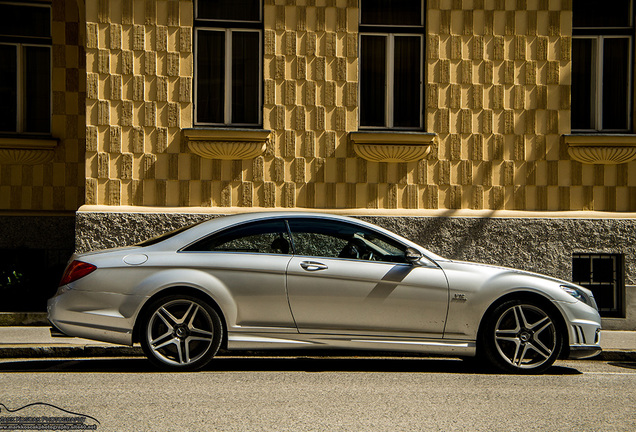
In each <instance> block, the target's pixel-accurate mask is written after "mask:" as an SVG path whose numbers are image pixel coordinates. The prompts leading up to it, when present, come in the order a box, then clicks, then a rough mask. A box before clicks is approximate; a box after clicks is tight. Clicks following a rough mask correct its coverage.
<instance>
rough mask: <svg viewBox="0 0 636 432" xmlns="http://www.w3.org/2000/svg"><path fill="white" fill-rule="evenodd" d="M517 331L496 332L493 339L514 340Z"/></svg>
mask: <svg viewBox="0 0 636 432" xmlns="http://www.w3.org/2000/svg"><path fill="white" fill-rule="evenodd" d="M518 332H519V330H496V331H495V337H496V338H497V339H506V340H507V339H516V338H517V333H518Z"/></svg>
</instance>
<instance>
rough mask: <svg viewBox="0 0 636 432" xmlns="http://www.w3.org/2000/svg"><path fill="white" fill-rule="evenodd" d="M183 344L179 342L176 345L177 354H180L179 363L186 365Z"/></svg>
mask: <svg viewBox="0 0 636 432" xmlns="http://www.w3.org/2000/svg"><path fill="white" fill-rule="evenodd" d="M182 344H183V341H181V340H177V344H176V345H177V354H178V357H179V363H181V364H184V363H185V359H184V358H183V354H184V353H183V346H182ZM188 361H189V360H188Z"/></svg>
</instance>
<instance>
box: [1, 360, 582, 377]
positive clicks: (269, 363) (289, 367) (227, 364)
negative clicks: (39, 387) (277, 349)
mask: <svg viewBox="0 0 636 432" xmlns="http://www.w3.org/2000/svg"><path fill="white" fill-rule="evenodd" d="M0 372H85V373H112V372H117V373H162V372H164V371H162V370H160V369H157V368H156V367H154V366H153V365H152V364H151V363H150V362H149V361H148V360H146V359H145V358H140V357H135V358H82V359H4V360H2V361H0ZM222 372H313V373H325V372H370V373H373V372H376V373H456V374H498V372H494V371H491V370H488V369H486V368H484V367H482V366H480V365H478V364H477V363H476V362H474V361H471V360H470V359H468V360H461V359H454V358H435V357H433V358H431V357H427V358H404V357H401V358H386V357H318V356H293V357H264V356H253V357H243V356H241V357H238V356H223V357H216V358H215V359H213V360H212V361H211V362H210V363H209V364H208V365H207V366H206V367H205V368H204V369H203V370H201V371H199V372H195V373H222ZM578 374H581V372H580V371H578V370H577V369H575V368H572V367H566V366H559V365H556V366H552V367H551V368H550V369H548V371H547V372H546V375H578Z"/></svg>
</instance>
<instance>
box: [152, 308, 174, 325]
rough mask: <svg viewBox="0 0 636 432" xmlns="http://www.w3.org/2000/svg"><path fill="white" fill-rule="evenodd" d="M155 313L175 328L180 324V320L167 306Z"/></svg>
mask: <svg viewBox="0 0 636 432" xmlns="http://www.w3.org/2000/svg"><path fill="white" fill-rule="evenodd" d="M155 315H157V316H158V317H159V318H161V320H162V321H163V322H164V323H165V324H166V325H167V326H168V327H170V328H171V329H174V326H175V325H177V324H179V320H178V319H177V318H175V316H174V315H172V314H171V313H170V312H168V309H166V308H165V307H162V308H160V309H159V310H158V311H157V312H156V314H155Z"/></svg>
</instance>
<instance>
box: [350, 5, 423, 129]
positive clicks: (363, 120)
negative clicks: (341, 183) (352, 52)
mask: <svg viewBox="0 0 636 432" xmlns="http://www.w3.org/2000/svg"><path fill="white" fill-rule="evenodd" d="M424 11H425V7H424V1H423V0H422V1H413V0H360V28H359V30H360V47H359V49H360V58H359V61H360V127H361V128H368V129H398V130H399V129H404V130H421V129H423V128H424V116H423V99H424V97H423V82H424V67H423V58H424Z"/></svg>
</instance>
